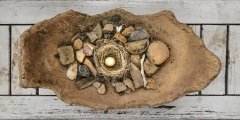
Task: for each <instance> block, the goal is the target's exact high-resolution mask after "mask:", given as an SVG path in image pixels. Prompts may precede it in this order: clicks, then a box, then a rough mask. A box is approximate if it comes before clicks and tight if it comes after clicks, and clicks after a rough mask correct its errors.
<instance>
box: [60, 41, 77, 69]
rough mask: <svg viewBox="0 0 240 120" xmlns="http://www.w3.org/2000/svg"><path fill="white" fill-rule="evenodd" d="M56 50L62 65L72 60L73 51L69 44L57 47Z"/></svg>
mask: <svg viewBox="0 0 240 120" xmlns="http://www.w3.org/2000/svg"><path fill="white" fill-rule="evenodd" d="M57 51H58V54H59V57H60V62H61V64H62V65H67V64H70V63H72V62H73V61H74V52H73V48H72V46H71V45H69V46H63V47H59V48H58V49H57Z"/></svg>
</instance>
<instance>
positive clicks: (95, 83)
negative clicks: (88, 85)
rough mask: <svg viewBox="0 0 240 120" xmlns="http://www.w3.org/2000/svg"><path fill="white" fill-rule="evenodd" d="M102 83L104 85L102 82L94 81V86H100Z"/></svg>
mask: <svg viewBox="0 0 240 120" xmlns="http://www.w3.org/2000/svg"><path fill="white" fill-rule="evenodd" d="M101 85H102V84H101V83H100V82H94V83H93V86H94V87H95V88H99V87H100V86H101Z"/></svg>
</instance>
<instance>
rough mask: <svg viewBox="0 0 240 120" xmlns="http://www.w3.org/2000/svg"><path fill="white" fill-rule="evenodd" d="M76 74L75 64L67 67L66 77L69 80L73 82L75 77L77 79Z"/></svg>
mask: <svg viewBox="0 0 240 120" xmlns="http://www.w3.org/2000/svg"><path fill="white" fill-rule="evenodd" d="M77 72H78V69H77V63H74V64H72V65H70V66H69V67H68V70H67V77H68V78H69V79H70V80H75V79H76V77H77Z"/></svg>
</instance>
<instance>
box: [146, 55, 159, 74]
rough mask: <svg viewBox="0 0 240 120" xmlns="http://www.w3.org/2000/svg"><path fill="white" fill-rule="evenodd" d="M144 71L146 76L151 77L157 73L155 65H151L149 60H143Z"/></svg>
mask: <svg viewBox="0 0 240 120" xmlns="http://www.w3.org/2000/svg"><path fill="white" fill-rule="evenodd" d="M143 67H144V71H145V72H146V73H147V75H148V76H151V75H153V74H154V73H156V72H157V70H158V66H156V65H155V64H153V63H151V62H150V61H149V59H145V61H144V63H143Z"/></svg>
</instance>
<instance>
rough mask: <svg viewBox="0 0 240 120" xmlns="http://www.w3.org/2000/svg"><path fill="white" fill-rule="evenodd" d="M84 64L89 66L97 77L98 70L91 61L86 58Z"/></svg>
mask: <svg viewBox="0 0 240 120" xmlns="http://www.w3.org/2000/svg"><path fill="white" fill-rule="evenodd" d="M83 64H84V65H86V66H88V68H89V69H90V71H91V73H92V75H93V76H95V77H96V76H97V70H96V68H95V67H94V65H93V64H92V62H91V61H90V60H89V59H87V58H85V60H84V62H83Z"/></svg>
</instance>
